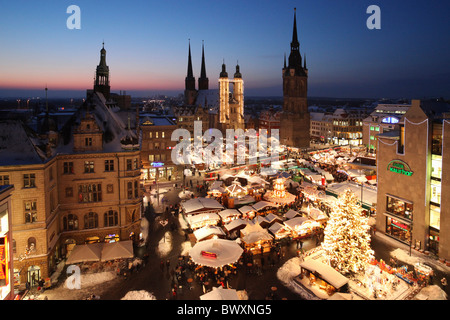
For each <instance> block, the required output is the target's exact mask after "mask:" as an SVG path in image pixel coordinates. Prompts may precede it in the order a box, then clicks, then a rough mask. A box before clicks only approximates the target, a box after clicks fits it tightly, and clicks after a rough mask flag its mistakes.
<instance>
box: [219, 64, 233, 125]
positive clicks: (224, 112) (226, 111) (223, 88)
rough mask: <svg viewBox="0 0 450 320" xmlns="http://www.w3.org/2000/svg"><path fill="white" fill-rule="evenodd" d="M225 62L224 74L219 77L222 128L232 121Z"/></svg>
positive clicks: (223, 66) (223, 65)
mask: <svg viewBox="0 0 450 320" xmlns="http://www.w3.org/2000/svg"><path fill="white" fill-rule="evenodd" d="M226 68H227V67H226V65H225V62H224V63H223V64H222V72H221V73H220V75H219V122H220V124H221V125H222V126H224V125H226V124H228V123H229V121H230V108H229V99H230V82H229V80H228V72H227V70H226Z"/></svg>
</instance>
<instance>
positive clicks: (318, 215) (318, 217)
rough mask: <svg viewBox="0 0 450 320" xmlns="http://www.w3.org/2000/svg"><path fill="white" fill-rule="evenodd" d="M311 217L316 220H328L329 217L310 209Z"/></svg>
mask: <svg viewBox="0 0 450 320" xmlns="http://www.w3.org/2000/svg"><path fill="white" fill-rule="evenodd" d="M309 216H310V217H311V218H313V219H314V220H323V219H328V217H327V215H326V214H325V213H323V212H322V211H321V210H319V209H317V208H311V209H309Z"/></svg>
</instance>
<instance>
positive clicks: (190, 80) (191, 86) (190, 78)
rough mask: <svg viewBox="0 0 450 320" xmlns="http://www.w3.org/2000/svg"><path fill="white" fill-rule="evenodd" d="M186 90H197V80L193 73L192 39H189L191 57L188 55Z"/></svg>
mask: <svg viewBox="0 0 450 320" xmlns="http://www.w3.org/2000/svg"><path fill="white" fill-rule="evenodd" d="M185 86H186V90H195V78H194V72H193V71H192V58H191V39H189V55H188V69H187V76H186V81H185Z"/></svg>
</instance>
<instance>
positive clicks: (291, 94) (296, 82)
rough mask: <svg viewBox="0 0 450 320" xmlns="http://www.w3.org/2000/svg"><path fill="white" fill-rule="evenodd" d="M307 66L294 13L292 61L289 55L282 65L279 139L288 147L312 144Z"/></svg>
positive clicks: (301, 146)
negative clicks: (281, 107)
mask: <svg viewBox="0 0 450 320" xmlns="http://www.w3.org/2000/svg"><path fill="white" fill-rule="evenodd" d="M307 92H308V69H307V68H306V58H305V60H304V64H303V65H302V56H301V54H300V43H299V41H298V37H297V18H296V13H294V31H293V34H292V42H291V53H290V55H289V64H288V65H286V57H285V61H284V68H283V112H282V114H281V120H280V122H281V124H282V125H281V128H280V142H281V144H284V145H286V146H288V147H295V148H308V147H309V146H310V128H309V127H310V115H309V112H308V102H307Z"/></svg>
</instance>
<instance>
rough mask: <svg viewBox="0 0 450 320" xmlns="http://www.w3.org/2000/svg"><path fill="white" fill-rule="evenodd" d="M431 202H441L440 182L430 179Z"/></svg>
mask: <svg viewBox="0 0 450 320" xmlns="http://www.w3.org/2000/svg"><path fill="white" fill-rule="evenodd" d="M430 201H431V202H434V203H436V204H441V182H440V181H437V180H435V179H431V198H430Z"/></svg>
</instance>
